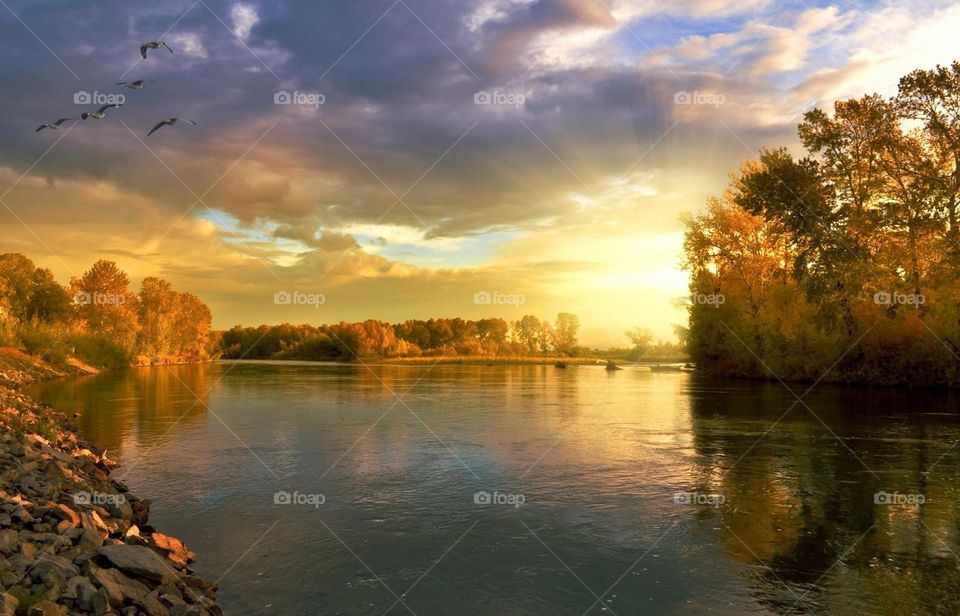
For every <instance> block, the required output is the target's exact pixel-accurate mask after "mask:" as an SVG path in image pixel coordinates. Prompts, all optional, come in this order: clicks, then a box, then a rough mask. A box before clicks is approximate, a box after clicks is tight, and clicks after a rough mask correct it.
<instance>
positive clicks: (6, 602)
mask: <svg viewBox="0 0 960 616" xmlns="http://www.w3.org/2000/svg"><path fill="white" fill-rule="evenodd" d="M18 605H20V600H19V599H17V598H16V597H14V596H13V595H11V594H10V593H8V592H5V593H3V594H0V616H13V615H14V614H16V612H17V606H18Z"/></svg>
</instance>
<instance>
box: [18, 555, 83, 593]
mask: <svg viewBox="0 0 960 616" xmlns="http://www.w3.org/2000/svg"><path fill="white" fill-rule="evenodd" d="M79 573H80V569H79V568H77V566H76V565H74V564H73V563H72V562H71V561H69V560H67V559H66V558H63V557H62V556H44V557H43V558H41V559H40V561H39V562H37V564H36V565H34V567H33V569H32V570H31V573H30V575H31V576H33V578H34V579H42V580H46V579H47V577H49V576H50V575H53V574H56V576H58V577H56V580H57V581H58V582H60V580H62V583H60V584H59V586H60V587H65V586H66V583H67V580H68V579H69V578H72V577H75V576H77V575H78V574H79Z"/></svg>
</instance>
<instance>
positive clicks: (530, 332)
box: [221, 312, 586, 361]
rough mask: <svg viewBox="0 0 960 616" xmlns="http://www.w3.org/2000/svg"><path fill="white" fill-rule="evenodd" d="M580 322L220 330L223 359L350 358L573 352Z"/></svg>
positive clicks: (567, 318)
mask: <svg viewBox="0 0 960 616" xmlns="http://www.w3.org/2000/svg"><path fill="white" fill-rule="evenodd" d="M579 328H580V320H579V319H578V318H577V316H576V315H574V314H570V313H566V312H561V313H560V314H558V315H557V318H556V320H555V321H554V322H553V323H552V324H551V323H550V322H549V321H541V320H540V319H538V318H537V317H535V316H532V315H527V316H524V317H522V318H521V319H520V320H518V321H514V322H512V323H511V322H508V321H506V320H504V319H499V318H492V319H480V320H477V321H469V320H465V319H460V318H453V319H429V320H426V321H423V320H414V319H411V320H407V321H404V322H403V323H395V324H390V323H386V322H383V321H374V320H368V321H363V322H360V323H346V322H341V323H336V324H330V325H290V324H283V325H261V326H260V327H242V326H239V325H237V326H236V327H234V328H232V329H230V330H228V331H225V332H223V334H222V337H221V345H222V353H223V357H225V358H228V359H238V358H243V359H304V360H343V361H348V360H353V359H356V358H358V357H359V358H363V357H383V358H392V357H455V356H480V357H498V356H515V357H518V356H546V355H551V356H554V355H557V356H576V355H578V354H582V353H584V352H585V351H586V349H584V348H582V347H580V346H578V345H577V333H578V330H579Z"/></svg>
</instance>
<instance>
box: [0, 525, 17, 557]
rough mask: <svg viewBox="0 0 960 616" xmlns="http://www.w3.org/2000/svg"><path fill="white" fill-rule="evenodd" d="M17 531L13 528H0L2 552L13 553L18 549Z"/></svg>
mask: <svg viewBox="0 0 960 616" xmlns="http://www.w3.org/2000/svg"><path fill="white" fill-rule="evenodd" d="M17 545H18V540H17V531H15V530H13V529H12V528H7V529H4V530H0V552H3V553H4V554H13V553H14V552H16V551H17Z"/></svg>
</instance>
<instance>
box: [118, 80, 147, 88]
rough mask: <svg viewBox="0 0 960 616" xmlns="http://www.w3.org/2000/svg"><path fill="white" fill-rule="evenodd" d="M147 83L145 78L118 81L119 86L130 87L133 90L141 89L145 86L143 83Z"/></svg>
mask: <svg viewBox="0 0 960 616" xmlns="http://www.w3.org/2000/svg"><path fill="white" fill-rule="evenodd" d="M145 83H146V80H145V79H137V80H136V81H118V82H117V85H118V86H123V87H124V88H130V89H131V90H139V89H141V88H143V84H145Z"/></svg>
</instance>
